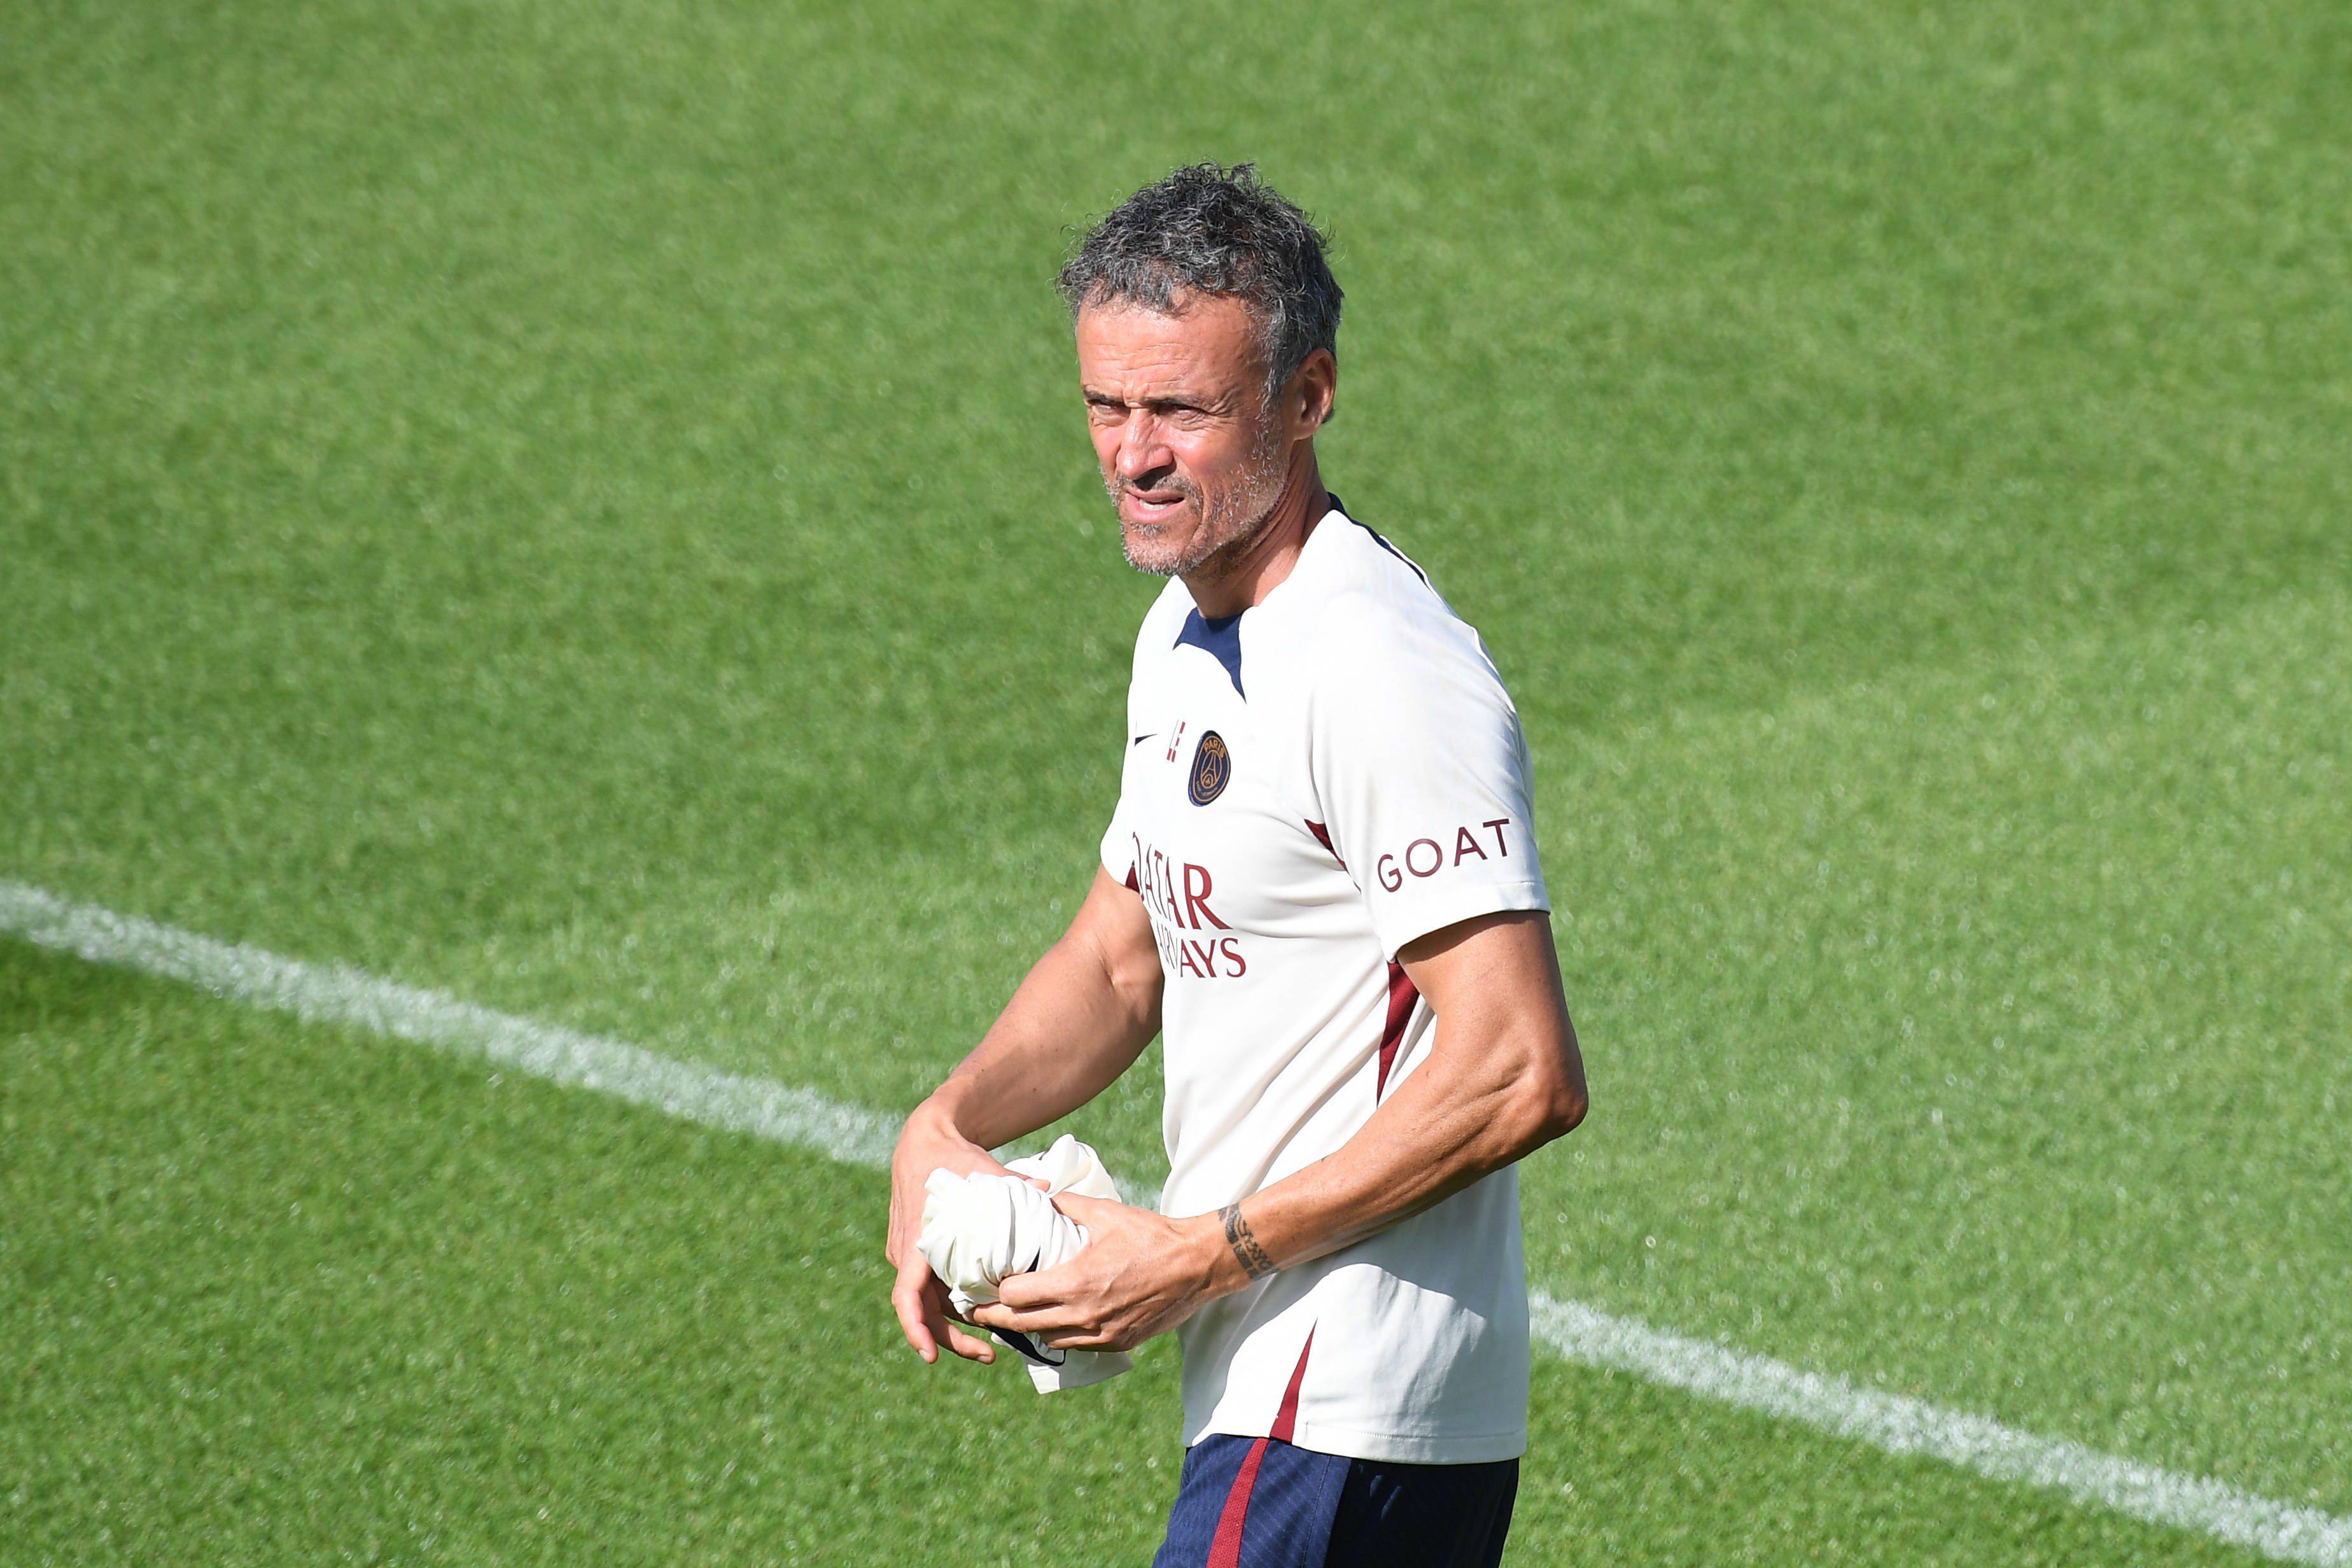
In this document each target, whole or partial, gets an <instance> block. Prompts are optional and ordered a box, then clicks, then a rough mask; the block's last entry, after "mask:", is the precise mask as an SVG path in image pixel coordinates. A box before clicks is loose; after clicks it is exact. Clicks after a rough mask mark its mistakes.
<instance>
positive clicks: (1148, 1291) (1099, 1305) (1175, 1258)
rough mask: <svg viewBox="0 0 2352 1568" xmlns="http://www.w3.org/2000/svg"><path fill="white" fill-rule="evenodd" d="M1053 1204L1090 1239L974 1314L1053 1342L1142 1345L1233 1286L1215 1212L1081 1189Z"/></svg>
mask: <svg viewBox="0 0 2352 1568" xmlns="http://www.w3.org/2000/svg"><path fill="white" fill-rule="evenodd" d="M1054 1206H1055V1208H1058V1209H1060V1210H1061V1211H1062V1212H1063V1213H1064V1214H1066V1215H1069V1216H1070V1218H1072V1219H1074V1220H1076V1222H1077V1223H1078V1224H1079V1225H1080V1226H1084V1227H1085V1229H1086V1233H1087V1245H1086V1246H1085V1247H1082V1248H1081V1249H1080V1250H1079V1252H1078V1255H1077V1256H1076V1257H1075V1258H1071V1259H1070V1260H1069V1261H1068V1262H1067V1263H1064V1264H1061V1265H1059V1266H1058V1267H1056V1268H1041V1269H1038V1270H1037V1271H1035V1272H1034V1273H1030V1274H1015V1275H1012V1276H1010V1277H1009V1278H1007V1279H1004V1280H1003V1282H1002V1283H1000V1284H999V1285H998V1286H997V1300H995V1301H993V1302H992V1303H990V1304H989V1305H987V1306H983V1307H975V1308H973V1309H972V1310H971V1321H973V1322H975V1323H980V1324H983V1325H985V1326H986V1327H988V1328H992V1329H1012V1330H1014V1331H1017V1332H1020V1333H1024V1334H1027V1335H1029V1336H1030V1337H1031V1338H1033V1339H1034V1340H1036V1341H1037V1342H1039V1343H1041V1344H1044V1345H1045V1346H1046V1347H1048V1348H1049V1349H1053V1350H1072V1351H1124V1350H1133V1349H1134V1348H1135V1347H1136V1346H1137V1345H1139V1344H1141V1343H1142V1342H1144V1341H1146V1340H1148V1339H1150V1338H1151V1336H1152V1335H1154V1334H1160V1333H1165V1332H1167V1331H1169V1330H1170V1329H1172V1328H1174V1327H1175V1326H1176V1325H1177V1324H1179V1323H1181V1322H1182V1321H1184V1320H1185V1319H1187V1318H1189V1317H1191V1316H1192V1314H1193V1313H1194V1312H1196V1311H1198V1310H1200V1309H1201V1308H1202V1307H1203V1306H1205V1305H1206V1304H1207V1303H1208V1302H1210V1301H1212V1300H1215V1299H1216V1298H1217V1297H1219V1296H1222V1295H1223V1294H1225V1292H1226V1290H1227V1289H1231V1288H1232V1287H1230V1286H1228V1285H1225V1284H1224V1283H1223V1279H1222V1277H1221V1273H1220V1270H1219V1269H1218V1268H1217V1267H1216V1265H1217V1263H1218V1261H1219V1259H1220V1258H1221V1256H1222V1255H1223V1252H1224V1251H1225V1247H1224V1238H1223V1234H1222V1233H1219V1234H1217V1235H1216V1236H1215V1237H1211V1236H1210V1234H1209V1232H1208V1231H1207V1230H1206V1229H1205V1228H1204V1224H1205V1225H1206V1226H1213V1225H1214V1224H1215V1223H1216V1216H1215V1215H1205V1216H1201V1217H1196V1218H1192V1219H1170V1218H1168V1217H1166V1216H1165V1215H1160V1214H1156V1213H1154V1212H1153V1211H1151V1210H1150V1209H1141V1208H1136V1207H1134V1206H1133V1205H1129V1204H1121V1203H1113V1202H1111V1201H1110V1200H1109V1199H1108V1198H1087V1197H1080V1196H1079V1195H1077V1194H1075V1193H1063V1194H1059V1195H1057V1196H1056V1197H1055V1199H1054ZM1243 1282H1244V1283H1246V1279H1244V1281H1243Z"/></svg>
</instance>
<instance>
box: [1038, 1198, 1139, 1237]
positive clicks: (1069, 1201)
mask: <svg viewBox="0 0 2352 1568" xmlns="http://www.w3.org/2000/svg"><path fill="white" fill-rule="evenodd" d="M1054 1206H1055V1208H1057V1209H1059V1210H1061V1211H1062V1213H1064V1214H1065V1215H1068V1216H1069V1217H1070V1218H1072V1219H1074V1220H1076V1221H1077V1223H1078V1224H1080V1225H1082V1226H1085V1227H1086V1228H1087V1229H1088V1230H1093V1229H1094V1228H1095V1227H1096V1226H1098V1225H1100V1224H1101V1223H1102V1221H1103V1219H1104V1217H1105V1215H1104V1211H1105V1210H1106V1209H1125V1208H1132V1207H1133V1206H1134V1205H1131V1204H1122V1203H1116V1202H1114V1201H1112V1200H1111V1199H1109V1198H1090V1197H1087V1196H1086V1195H1084V1194H1079V1193H1055V1194H1054Z"/></svg>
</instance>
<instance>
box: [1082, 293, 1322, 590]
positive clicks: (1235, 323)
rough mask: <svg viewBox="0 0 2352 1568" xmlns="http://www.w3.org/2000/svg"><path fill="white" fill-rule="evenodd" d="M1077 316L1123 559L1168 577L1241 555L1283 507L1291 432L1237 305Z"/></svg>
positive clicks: (1097, 308)
mask: <svg viewBox="0 0 2352 1568" xmlns="http://www.w3.org/2000/svg"><path fill="white" fill-rule="evenodd" d="M1179 305H1180V307H1181V308H1180V310H1178V312H1177V313H1176V314H1174V315H1162V314H1160V313H1159V312H1158V311H1155V310H1147V309H1144V308H1142V307H1139V306H1135V305H1130V304H1127V303H1124V302H1118V303H1110V304H1104V305H1089V306H1087V307H1086V308H1085V309H1084V310H1080V311H1079V312H1078V318H1077V338H1078V384H1079V386H1080V388H1081V389H1082V390H1083V391H1084V392H1085V394H1086V399H1087V427H1088V429H1089V431H1090V432H1091V433H1092V435H1093V437H1094V443H1095V456H1096V458H1097V460H1098V461H1100V463H1101V464H1102V475H1103V484H1104V487H1105V488H1106V489H1108V490H1109V491H1110V498H1111V501H1112V503H1113V504H1114V505H1115V506H1116V507H1117V508H1118V522H1119V534H1120V538H1121V542H1123V543H1124V544H1125V546H1126V549H1127V559H1128V561H1129V563H1131V564H1132V565H1134V566H1135V567H1136V568H1137V569H1138V570H1139V571H1144V572H1150V573H1153V574H1157V575H1160V576H1163V577H1166V576H1172V575H1176V574H1183V573H1190V572H1193V571H1196V570H1198V569H1199V568H1201V567H1202V566H1204V565H1207V564H1209V563H1213V562H1214V561H1215V560H1217V559H1218V558H1219V557H1220V556H1228V557H1229V556H1231V555H1234V554H1237V553H1239V552H1241V551H1243V550H1245V549H1246V548H1247V547H1248V545H1249V542H1250V541H1251V540H1252V539H1254V538H1255V537H1256V535H1257V533H1258V532H1259V531H1261V530H1262V529H1264V528H1265V524H1266V521H1267V519H1268V518H1269V517H1270V516H1271V515H1272V513H1273V510H1274V506H1275V502H1276V500H1279V499H1280V498H1281V494H1282V484H1283V477H1284V471H1285V469H1286V467H1287V463H1288V458H1289V448H1290V440H1289V438H1288V437H1289V432H1288V431H1287V430H1286V429H1285V428H1284V424H1283V421H1282V420H1281V419H1280V418H1279V417H1278V411H1277V409H1276V407H1275V406H1273V405H1272V404H1271V401H1270V400H1269V399H1268V398H1267V396H1266V395H1265V361H1264V360H1263V359H1262V358H1261V357H1260V355H1259V353H1258V346H1257V341H1256V333H1255V330H1254V323H1253V322H1252V321H1251V319H1250V315H1249V311H1248V309H1247V308H1246V307H1245V306H1244V305H1243V304H1242V303H1241V302H1240V301H1239V300H1232V299H1223V298H1216V297H1207V296H1200V295H1193V296H1191V297H1189V298H1180V300H1179Z"/></svg>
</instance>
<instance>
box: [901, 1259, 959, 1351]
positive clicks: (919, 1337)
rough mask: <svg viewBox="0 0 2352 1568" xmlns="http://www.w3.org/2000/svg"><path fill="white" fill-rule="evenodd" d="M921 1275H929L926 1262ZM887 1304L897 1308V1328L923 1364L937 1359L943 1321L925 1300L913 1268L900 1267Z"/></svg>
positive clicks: (929, 1302) (920, 1281)
mask: <svg viewBox="0 0 2352 1568" xmlns="http://www.w3.org/2000/svg"><path fill="white" fill-rule="evenodd" d="M922 1274H923V1277H924V1278H929V1277H930V1268H929V1266H928V1265H927V1266H925V1267H924V1268H923V1270H922ZM890 1305H891V1306H892V1307H893V1308H895V1309H896V1310H898V1328H899V1331H901V1332H902V1333H904V1334H905V1335H906V1336H907V1342H908V1344H910V1345H912V1346H914V1347H915V1353H916V1354H917V1355H919V1356H921V1357H922V1358H923V1362H924V1364H926V1365H929V1363H932V1362H935V1361H937V1360H939V1359H940V1335H941V1334H942V1333H944V1332H946V1331H947V1320H946V1319H945V1318H944V1317H943V1316H941V1315H940V1311H939V1308H938V1306H937V1305H936V1304H935V1303H934V1302H932V1301H931V1300H929V1296H928V1293H927V1292H926V1291H925V1290H924V1289H923V1286H922V1280H921V1279H918V1278H917V1277H916V1273H915V1270H914V1269H913V1268H908V1267H904V1266H901V1267H900V1268H899V1270H898V1283H897V1284H896V1285H894V1286H892V1287H891V1289H890Z"/></svg>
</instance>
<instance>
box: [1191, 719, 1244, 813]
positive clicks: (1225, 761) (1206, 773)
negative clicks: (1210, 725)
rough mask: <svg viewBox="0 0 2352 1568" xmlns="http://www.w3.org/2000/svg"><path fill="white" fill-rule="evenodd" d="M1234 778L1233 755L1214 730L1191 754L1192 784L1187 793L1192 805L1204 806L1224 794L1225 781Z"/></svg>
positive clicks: (1203, 738)
mask: <svg viewBox="0 0 2352 1568" xmlns="http://www.w3.org/2000/svg"><path fill="white" fill-rule="evenodd" d="M1233 776H1234V754H1233V753H1232V752H1229V751H1227V750H1225V738H1224V737H1223V735H1220V734H1218V733H1217V732H1216V731H1214V730H1211V731H1208V732H1207V733H1205V734H1203V735H1202V737H1201V745H1200V749H1199V750H1197V751H1195V752H1193V753H1192V787H1191V789H1190V791H1189V792H1188V793H1189V794H1190V795H1192V804H1193V805H1208V804H1209V803H1210V802H1211V801H1213V800H1214V799H1216V798H1217V797H1218V796H1219V795H1223V794H1224V793H1225V781H1226V780H1228V779H1230V778H1232V777H1233Z"/></svg>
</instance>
